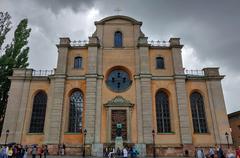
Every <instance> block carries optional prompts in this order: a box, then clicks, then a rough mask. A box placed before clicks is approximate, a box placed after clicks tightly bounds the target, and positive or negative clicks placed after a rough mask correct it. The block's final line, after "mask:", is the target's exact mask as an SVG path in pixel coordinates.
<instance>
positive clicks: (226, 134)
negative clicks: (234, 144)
mask: <svg viewBox="0 0 240 158" xmlns="http://www.w3.org/2000/svg"><path fill="white" fill-rule="evenodd" d="M225 136H226V139H227V145H228V149H229V141H228V137H229V134H228V132H226V133H225Z"/></svg>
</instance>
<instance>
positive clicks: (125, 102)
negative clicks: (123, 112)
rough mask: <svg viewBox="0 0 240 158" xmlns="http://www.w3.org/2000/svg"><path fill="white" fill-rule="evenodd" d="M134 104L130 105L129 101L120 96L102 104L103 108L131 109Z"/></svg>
mask: <svg viewBox="0 0 240 158" xmlns="http://www.w3.org/2000/svg"><path fill="white" fill-rule="evenodd" d="M133 105H134V104H133V103H131V102H130V101H129V100H126V99H125V98H123V97H122V96H116V97H115V98H113V99H112V100H110V101H108V102H107V103H106V104H104V106H106V107H110V106H114V107H118V106H120V107H124V106H125V107H126V106H128V107H132V106H133Z"/></svg>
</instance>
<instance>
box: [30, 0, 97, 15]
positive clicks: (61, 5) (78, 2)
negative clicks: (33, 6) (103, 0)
mask: <svg viewBox="0 0 240 158" xmlns="http://www.w3.org/2000/svg"><path fill="white" fill-rule="evenodd" d="M34 1H36V2H37V3H38V4H39V5H41V6H43V7H46V8H48V9H50V10H51V11H52V12H53V13H56V14H58V13H59V12H60V11H61V10H62V9H66V8H70V9H72V10H73V11H74V12H78V11H80V10H86V9H88V8H90V7H92V6H93V5H94V1H95V0H34Z"/></svg>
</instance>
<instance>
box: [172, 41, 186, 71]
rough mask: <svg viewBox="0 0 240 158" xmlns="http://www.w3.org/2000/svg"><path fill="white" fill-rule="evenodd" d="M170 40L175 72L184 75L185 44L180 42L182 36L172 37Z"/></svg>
mask: <svg viewBox="0 0 240 158" xmlns="http://www.w3.org/2000/svg"><path fill="white" fill-rule="evenodd" d="M169 42H170V47H171V50H172V60H173V72H174V74H176V75H182V74H184V69H183V64H182V51H181V49H182V47H183V45H181V44H180V38H170V40H169Z"/></svg>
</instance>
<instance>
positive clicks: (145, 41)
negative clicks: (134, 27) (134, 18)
mask: <svg viewBox="0 0 240 158" xmlns="http://www.w3.org/2000/svg"><path fill="white" fill-rule="evenodd" d="M149 46H150V44H148V37H139V38H138V47H149Z"/></svg>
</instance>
